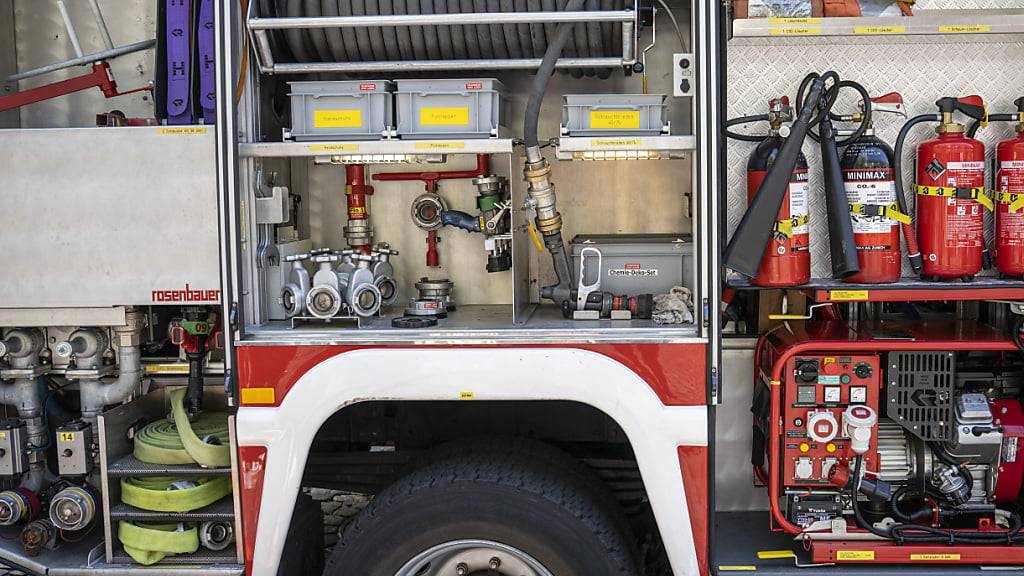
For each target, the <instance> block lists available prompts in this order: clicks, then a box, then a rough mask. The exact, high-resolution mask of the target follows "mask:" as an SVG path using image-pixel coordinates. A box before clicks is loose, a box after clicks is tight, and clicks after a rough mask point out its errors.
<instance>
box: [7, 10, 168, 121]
mask: <svg viewBox="0 0 1024 576" xmlns="http://www.w3.org/2000/svg"><path fill="white" fill-rule="evenodd" d="M13 1H14V10H15V36H16V41H17V55H18V70H19V71H24V70H30V69H33V68H39V67H41V66H45V65H47V64H53V63H54V62H60V61H63V60H69V59H71V58H74V57H75V52H74V49H73V48H72V46H71V42H70V41H69V40H68V37H67V32H66V31H65V29H64V22H63V21H62V20H61V17H60V12H59V10H58V9H57V3H56V2H54V1H51V0H13ZM65 4H66V5H67V7H68V12H69V13H70V16H71V20H72V21H73V22H74V25H75V30H76V31H77V32H78V37H79V39H80V40H81V43H82V50H83V51H84V52H85V53H91V52H98V51H101V50H105V49H106V48H107V46H106V44H105V43H104V41H103V36H102V33H101V31H100V29H99V27H98V26H97V25H96V20H95V18H94V16H93V13H92V8H91V7H90V3H89V2H82V1H75V2H65ZM99 5H100V8H101V9H102V10H103V17H104V19H105V20H106V22H107V28H109V29H110V33H111V36H112V37H113V41H114V45H115V46H124V45H126V44H132V43H134V42H139V41H143V40H149V39H152V38H154V37H156V7H157V3H156V2H153V1H152V0H99ZM0 42H2V41H0ZM155 53H156V51H155V50H154V49H149V50H146V51H143V52H137V53H135V54H130V55H127V56H122V57H119V58H115V59H113V60H110V61H109V63H110V67H111V72H112V74H113V76H114V79H115V80H116V81H117V83H118V87H119V88H121V89H122V90H128V89H131V88H138V87H140V86H142V85H144V84H145V83H147V82H149V81H150V80H152V79H153V75H154V73H155V71H156V66H155V62H154V56H155ZM85 72H88V69H87V68H83V67H76V68H69V69H67V70H62V71H59V72H54V73H52V74H47V75H45V76H40V77H37V78H32V79H30V80H25V81H22V82H20V83H18V87H19V88H20V89H22V90H24V89H26V88H34V87H36V86H40V85H42V84H49V83H51V82H57V81H60V80H66V79H67V78H71V77H74V76H78V75H81V74H83V73H85ZM152 100H153V99H152V97H151V96H150V95H149V94H148V93H145V92H140V93H136V94H130V95H128V96H120V97H118V98H113V99H109V100H108V99H106V98H104V97H103V94H102V93H101V92H100V91H99V90H97V89H92V90H83V91H82V92H78V93H76V94H72V95H69V96H64V97H61V98H54V99H52V100H47V101H45V102H41V103H38V104H33V105H31V106H25V107H23V108H21V126H22V127H23V128H58V127H68V126H92V125H94V124H95V122H96V114H97V113H99V112H108V111H110V110H115V109H117V110H121V111H122V112H124V113H125V114H126V115H127V116H129V117H133V116H134V117H150V118H151V117H152V116H153V101H152Z"/></svg>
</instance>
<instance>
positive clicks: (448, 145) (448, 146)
mask: <svg viewBox="0 0 1024 576" xmlns="http://www.w3.org/2000/svg"><path fill="white" fill-rule="evenodd" d="M465 147H466V143H465V142H417V143H416V149H417V150H430V149H434V148H436V149H440V150H462V149H463V148H465Z"/></svg>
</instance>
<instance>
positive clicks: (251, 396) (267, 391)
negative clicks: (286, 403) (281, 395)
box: [242, 388, 277, 405]
mask: <svg viewBox="0 0 1024 576" xmlns="http://www.w3.org/2000/svg"><path fill="white" fill-rule="evenodd" d="M276 399H277V394H276V393H275V392H274V389H273V388H242V404H250V405H251V404H273V403H274V400H276Z"/></svg>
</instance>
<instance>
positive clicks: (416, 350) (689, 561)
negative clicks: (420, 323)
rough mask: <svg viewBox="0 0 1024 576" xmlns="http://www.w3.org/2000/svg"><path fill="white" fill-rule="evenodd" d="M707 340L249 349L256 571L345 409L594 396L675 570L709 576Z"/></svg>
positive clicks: (278, 539) (251, 533)
mask: <svg viewBox="0 0 1024 576" xmlns="http://www.w3.org/2000/svg"><path fill="white" fill-rule="evenodd" d="M706 350H707V348H706V345H704V344H586V345H584V344H580V345H573V344H566V345H558V344H545V345H536V346H531V345H515V346H490V345H487V346H480V345H474V346H458V347H453V346H408V347H398V346H381V347H358V346H336V345H322V346H321V345H314V346H301V345H299V346H296V345H285V346H278V345H272V346H261V345H243V346H241V347H239V349H238V362H239V385H240V388H241V398H242V408H241V409H240V410H239V412H238V417H237V435H238V436H237V437H238V445H239V456H240V463H241V473H240V477H241V484H242V485H241V500H242V516H243V539H244V544H245V553H246V565H247V571H248V573H249V574H252V575H257V576H259V575H272V574H276V573H277V566H278V561H279V558H280V555H281V551H282V549H283V547H284V544H285V539H286V536H287V532H288V522H285V521H282V519H286V518H290V517H291V514H292V509H293V507H294V502H295V497H296V494H297V492H298V491H299V489H300V485H301V481H302V473H303V469H304V467H305V465H306V458H307V454H308V452H309V449H310V446H311V444H312V442H313V439H314V437H315V435H316V433H317V432H318V431H319V429H320V426H321V425H322V424H323V423H324V422H325V421H326V420H327V419H328V418H329V417H330V416H331V415H332V414H334V413H336V412H337V411H339V410H341V409H343V408H344V407H346V406H349V405H351V404H355V403H357V402H362V401H371V400H373V401H379V400H394V401H401V400H452V401H474V400H509V401H510V400H563V401H574V402H579V403H583V404H587V405H590V406H592V407H594V408H596V409H598V410H600V411H602V412H604V413H605V414H606V415H608V416H609V417H610V418H612V419H613V420H614V421H615V422H616V423H618V425H619V426H621V427H622V430H623V431H624V432H625V434H626V436H627V437H628V439H629V442H630V444H631V445H632V448H633V450H634V452H635V454H636V459H637V465H638V467H639V469H640V473H641V476H642V478H643V481H644V484H645V486H646V489H647V493H648V495H649V498H650V500H651V505H652V509H653V510H654V515H655V518H656V520H657V523H658V528H659V530H660V532H661V534H663V535H664V536H665V538H664V540H665V546H666V549H667V552H668V557H669V560H670V562H671V564H672V568H673V571H674V572H675V573H676V574H704V573H706V570H707V529H708V524H707V523H708V500H707V498H708V494H707V489H708V485H707V483H708V468H707V445H708V407H707V405H706V394H707V392H706V382H707V371H706V366H705V358H706ZM247 400H248V401H247ZM257 402H258V403H259V404H257Z"/></svg>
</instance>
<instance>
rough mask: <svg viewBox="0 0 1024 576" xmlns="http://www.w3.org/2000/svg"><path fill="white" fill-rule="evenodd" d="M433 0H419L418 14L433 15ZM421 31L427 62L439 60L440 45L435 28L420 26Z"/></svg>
mask: <svg viewBox="0 0 1024 576" xmlns="http://www.w3.org/2000/svg"><path fill="white" fill-rule="evenodd" d="M433 13H434V0H420V14H433ZM420 28H422V29H423V44H424V45H425V46H426V48H427V59H428V60H440V59H441V44H440V42H439V41H438V39H437V27H436V26H420Z"/></svg>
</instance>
